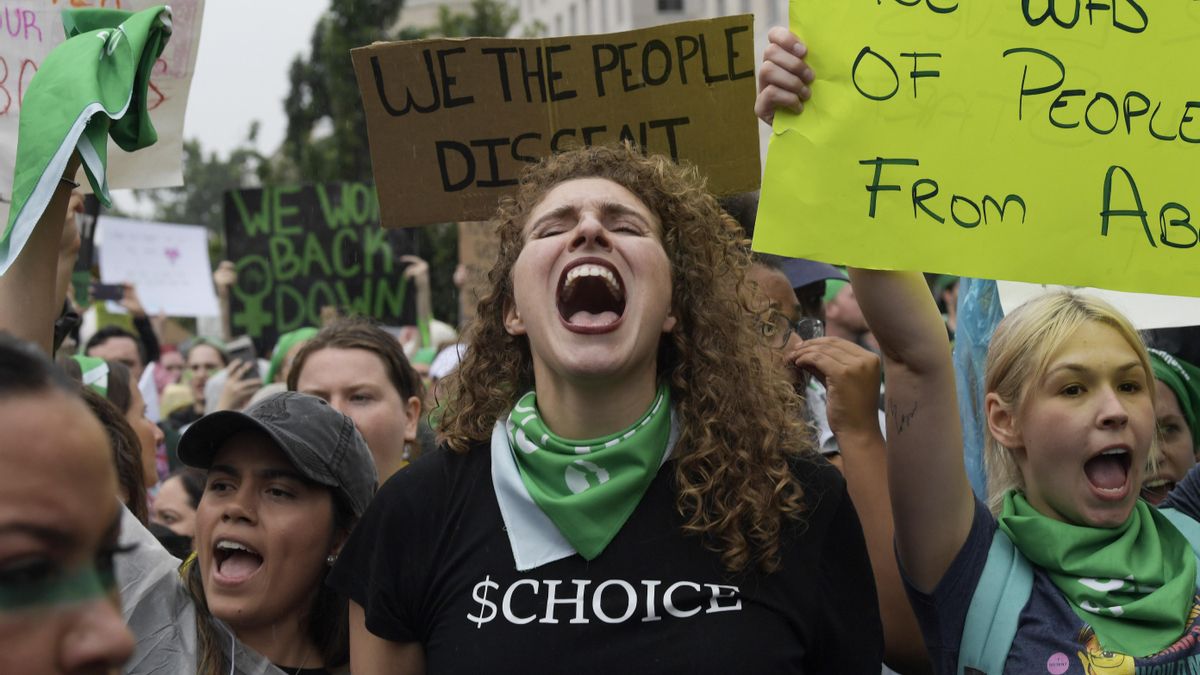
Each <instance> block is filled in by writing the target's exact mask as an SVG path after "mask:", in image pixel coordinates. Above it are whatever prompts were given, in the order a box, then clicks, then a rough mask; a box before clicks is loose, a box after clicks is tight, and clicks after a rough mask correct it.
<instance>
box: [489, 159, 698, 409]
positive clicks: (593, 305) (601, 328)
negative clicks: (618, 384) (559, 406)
mask: <svg viewBox="0 0 1200 675" xmlns="http://www.w3.org/2000/svg"><path fill="white" fill-rule="evenodd" d="M524 233H525V245H524V247H523V248H522V249H521V254H520V255H519V256H518V258H517V261H516V263H515V264H514V266H513V271H512V277H513V301H512V303H511V305H510V306H509V307H508V308H507V310H506V313H505V328H506V329H507V330H508V332H509V333H511V334H513V335H525V336H526V337H527V338H528V340H529V347H530V351H531V353H532V356H533V364H534V377H535V378H536V380H537V381H538V383H539V386H541V384H542V383H546V382H548V381H554V382H558V383H562V384H567V385H569V386H594V385H597V384H603V383H605V382H615V381H621V380H626V379H628V378H630V377H635V378H639V379H640V378H646V377H647V376H648V377H649V378H650V379H651V380H652V379H653V377H654V370H655V365H656V364H655V358H656V355H657V351H658V345H659V341H660V340H661V338H662V336H663V333H667V332H670V331H671V330H672V329H673V328H674V326H675V318H674V316H672V313H671V265H670V261H669V260H668V258H667V254H666V251H664V249H663V245H662V224H661V223H660V221H659V219H658V217H657V216H656V215H654V214H653V213H651V211H650V210H649V209H648V208H647V207H646V205H645V204H644V203H643V202H642V200H641V199H640V198H638V197H637V195H635V194H633V193H632V192H630V191H629V190H627V189H625V188H624V187H622V186H621V185H618V184H617V183H615V182H613V181H610V180H607V179H603V178H580V179H574V180H569V181H565V182H563V183H560V184H559V185H557V186H556V187H554V188H553V189H552V190H550V191H549V192H547V193H546V195H545V196H544V197H543V198H542V200H541V202H540V203H539V204H538V205H537V206H536V207H535V208H534V209H533V211H532V212H531V213H530V214H529V218H528V220H527V222H526V224H525V230H524Z"/></svg>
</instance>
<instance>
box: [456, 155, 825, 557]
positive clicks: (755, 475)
mask: <svg viewBox="0 0 1200 675" xmlns="http://www.w3.org/2000/svg"><path fill="white" fill-rule="evenodd" d="M575 178H604V179H608V180H611V181H613V182H615V183H617V184H618V185H621V186H623V187H625V188H626V189H628V190H629V191H631V192H632V193H634V194H635V195H637V196H638V197H639V198H641V200H642V201H643V202H644V203H645V204H646V206H647V207H648V208H649V209H650V210H651V211H652V212H654V213H655V214H656V215H657V216H658V217H659V219H660V220H661V222H662V241H663V248H664V249H665V250H666V253H667V258H668V259H669V260H670V263H671V283H672V298H671V307H672V308H673V313H674V315H675V317H676V319H677V323H676V326H675V329H674V330H673V331H672V332H671V333H670V334H669V335H668V336H665V337H664V338H663V339H662V340H661V341H660V343H659V350H658V358H657V371H658V379H659V381H660V382H666V383H667V384H668V385H669V386H670V389H671V402H672V404H673V405H674V410H675V415H676V418H677V419H678V422H679V426H680V434H679V441H678V443H677V445H676V451H675V454H674V458H675V459H676V460H677V461H676V462H675V479H676V482H677V484H678V489H679V492H678V497H677V499H676V506H677V508H678V509H679V512H680V513H681V514H682V515H683V516H684V519H685V523H684V526H683V530H684V532H685V533H687V534H691V535H698V536H701V537H702V538H703V539H704V542H705V545H706V546H707V547H709V548H710V549H712V550H714V551H716V552H718V553H720V555H721V559H722V562H723V564H724V565H725V567H726V569H727V570H729V571H732V572H739V571H742V570H745V569H746V568H747V567H749V566H750V565H751V564H754V563H757V564H758V566H759V567H760V568H761V569H762V570H764V571H767V572H770V571H774V570H776V569H778V567H779V557H780V556H779V541H780V534H781V531H782V529H783V527H784V525H785V522H784V521H785V519H791V520H799V519H800V517H801V514H802V513H803V511H804V501H803V498H804V490H803V487H802V486H801V484H800V482H799V480H798V479H797V478H796V477H795V476H794V475H793V472H792V469H791V464H792V462H794V461H796V460H798V459H799V458H800V457H801V456H803V455H811V451H812V448H811V442H810V441H809V440H807V438H806V436H805V435H804V433H803V431H802V427H801V425H800V420H801V419H802V411H801V405H802V403H803V401H802V400H801V399H799V398H798V397H797V396H796V395H795V393H794V392H793V390H792V388H791V386H790V385H789V384H788V383H787V382H786V381H785V380H784V378H782V377H780V376H779V373H778V366H777V365H776V364H775V363H774V361H773V360H772V359H773V355H772V354H771V353H770V352H769V351H768V350H769V348H768V347H767V346H766V344H765V341H764V340H763V338H762V335H761V333H760V332H759V330H758V329H759V326H758V324H757V322H756V321H754V320H753V319H752V318H751V312H752V311H754V310H755V309H761V308H757V307H756V305H757V304H758V303H756V301H755V300H753V295H752V293H751V290H750V289H749V287H748V286H747V285H746V283H745V272H746V269H747V267H748V266H749V255H748V252H747V249H748V247H747V246H746V244H747V242H746V241H745V238H744V234H743V232H742V230H741V228H740V227H739V226H738V224H737V223H736V222H735V221H734V220H733V219H732V218H730V217H729V216H728V215H727V214H725V213H724V212H723V211H722V210H721V208H720V207H719V206H718V205H717V202H716V200H715V199H714V198H713V197H712V196H711V195H710V194H709V193H708V191H707V189H706V186H705V182H704V180H703V178H701V177H700V175H699V173H698V172H697V171H696V169H695V168H694V167H690V166H680V165H677V164H675V163H673V162H671V161H670V160H669V159H666V158H663V157H659V156H646V155H643V154H641V153H640V152H639V151H637V150H636V149H635V148H633V147H630V146H628V145H619V146H611V145H610V146H594V147H590V148H582V149H578V150H571V151H568V152H565V153H561V154H558V155H554V156H551V157H548V158H546V159H544V160H542V161H541V162H540V163H538V164H536V165H532V166H531V167H529V168H527V169H526V171H525V172H524V174H523V175H522V178H521V183H520V186H519V188H518V191H517V194H516V195H515V197H510V198H505V199H504V200H503V201H501V203H500V208H499V211H498V214H497V218H496V222H497V229H498V234H499V237H500V244H499V252H498V255H497V259H496V263H495V266H494V267H493V268H492V270H491V272H489V274H488V280H489V283H490V290H489V291H488V292H487V293H486V294H485V295H484V296H483V297H482V298H480V300H479V305H478V308H477V310H476V318H475V321H474V322H472V324H471V326H470V327H469V329H468V332H467V337H466V341H467V343H468V344H469V348H468V349H467V350H466V355H465V356H464V358H463V360H462V363H461V364H460V366H459V368H458V370H457V371H456V372H455V373H454V374H453V375H452V376H451V377H450V378H448V383H447V385H448V391H449V392H450V395H449V397H448V398H449V400H448V401H447V403H446V409H445V411H444V414H443V415H442V417H441V422H440V425H439V426H440V433H441V438H442V440H443V441H445V442H446V443H447V445H449V447H450V448H452V449H453V450H455V451H458V452H466V451H467V450H468V448H469V447H470V446H471V445H472V444H473V443H479V442H483V441H486V440H487V439H489V438H490V437H491V433H492V426H493V425H494V424H495V422H496V420H498V419H500V418H502V417H504V416H505V415H507V414H508V411H509V410H510V409H511V408H512V407H513V405H514V404H515V403H516V401H517V399H518V398H519V397H520V396H521V395H522V394H524V393H525V392H526V391H528V390H530V389H532V388H533V386H534V376H533V358H532V356H531V354H530V350H529V342H528V340H527V339H526V338H525V337H524V336H513V335H510V334H509V333H508V332H507V331H506V330H505V327H504V312H505V308H506V307H509V306H510V305H511V303H512V302H513V284H512V269H513V265H514V263H515V262H516V259H517V256H518V255H519V254H520V252H521V248H522V247H523V246H524V243H525V239H524V225H525V221H526V219H527V218H528V216H529V214H530V212H531V211H532V210H533V209H534V208H535V207H536V206H537V204H538V203H539V202H540V201H541V199H542V197H543V196H545V194H546V193H547V192H549V191H550V190H551V189H552V188H553V187H554V186H556V185H558V184H559V183H562V182H564V181H568V180H572V179H575Z"/></svg>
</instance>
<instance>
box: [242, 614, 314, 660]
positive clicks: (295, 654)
mask: <svg viewBox="0 0 1200 675" xmlns="http://www.w3.org/2000/svg"><path fill="white" fill-rule="evenodd" d="M233 632H234V634H235V635H236V636H237V639H238V640H239V641H240V642H241V643H242V644H244V645H246V646H247V647H249V648H251V649H253V650H254V651H256V652H258V653H259V654H262V655H263V656H264V657H266V659H267V660H268V661H270V662H271V663H273V664H275V665H277V666H283V667H287V668H300V667H304V668H320V667H322V666H324V665H325V664H324V661H323V659H322V658H321V650H319V649H317V646H316V645H315V644H314V643H313V641H312V640H310V639H309V637H308V635H307V631H306V630H305V625H304V621H303V618H301V617H294V616H289V617H287V618H285V619H284V620H283V621H280V622H277V623H272V624H268V625H264V626H235V627H233Z"/></svg>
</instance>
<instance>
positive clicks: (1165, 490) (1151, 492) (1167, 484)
mask: <svg viewBox="0 0 1200 675" xmlns="http://www.w3.org/2000/svg"><path fill="white" fill-rule="evenodd" d="M1174 489H1175V481H1173V480H1171V479H1169V478H1158V477H1155V478H1153V479H1151V480H1148V481H1146V482H1145V483H1142V499H1145V500H1146V501H1148V502H1150V503H1151V504H1158V503H1159V502H1161V501H1162V500H1164V499H1166V498H1167V495H1168V494H1170V493H1171V490H1174Z"/></svg>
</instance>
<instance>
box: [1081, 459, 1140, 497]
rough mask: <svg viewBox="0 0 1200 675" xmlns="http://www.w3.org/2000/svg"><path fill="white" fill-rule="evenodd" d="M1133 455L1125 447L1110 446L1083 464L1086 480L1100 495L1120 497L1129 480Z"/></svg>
mask: <svg viewBox="0 0 1200 675" xmlns="http://www.w3.org/2000/svg"><path fill="white" fill-rule="evenodd" d="M1132 464H1133V455H1131V454H1130V453H1129V450H1128V449H1126V448H1111V449H1108V450H1105V451H1104V452H1102V453H1100V454H1099V455H1096V456H1095V457H1093V458H1091V459H1089V460H1088V461H1087V463H1086V464H1084V465H1083V471H1084V473H1086V474H1087V478H1088V482H1090V483H1091V484H1092V487H1093V488H1095V490H1096V491H1097V492H1098V493H1100V495H1102V496H1110V497H1117V498H1119V497H1122V496H1123V495H1124V492H1125V490H1126V486H1127V485H1128V482H1129V468H1130V466H1132Z"/></svg>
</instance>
